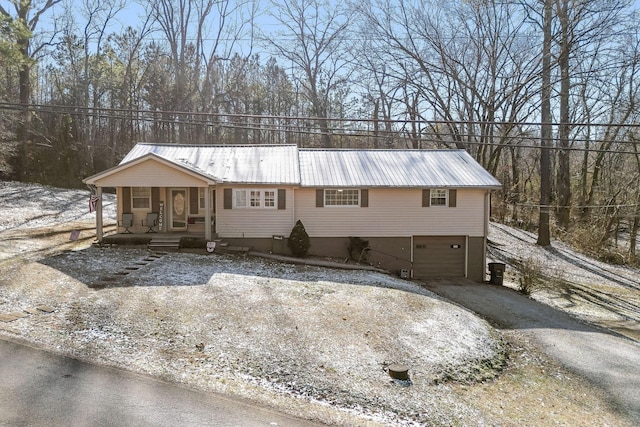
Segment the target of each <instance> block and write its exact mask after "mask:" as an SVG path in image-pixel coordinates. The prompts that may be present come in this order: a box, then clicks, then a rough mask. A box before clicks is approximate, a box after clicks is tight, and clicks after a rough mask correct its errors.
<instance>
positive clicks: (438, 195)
mask: <svg viewBox="0 0 640 427" xmlns="http://www.w3.org/2000/svg"><path fill="white" fill-rule="evenodd" d="M447 196H448V191H447V190H446V189H444V188H432V189H431V206H447V205H448V202H447Z"/></svg>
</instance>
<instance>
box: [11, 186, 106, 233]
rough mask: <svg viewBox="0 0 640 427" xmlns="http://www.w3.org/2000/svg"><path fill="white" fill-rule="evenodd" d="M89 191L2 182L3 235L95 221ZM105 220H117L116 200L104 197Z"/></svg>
mask: <svg viewBox="0 0 640 427" xmlns="http://www.w3.org/2000/svg"><path fill="white" fill-rule="evenodd" d="M90 194H91V193H90V192H89V190H88V189H87V190H69V189H60V188H55V187H48V186H43V185H40V184H24V183H16V182H13V181H0V206H2V208H1V209H2V215H0V232H2V231H7V230H16V229H24V228H38V227H50V226H53V225H57V224H62V223H68V222H76V221H84V222H92V221H95V213H89V196H90ZM103 199H104V200H103V211H104V217H105V218H115V197H114V196H113V195H112V194H104V195H103Z"/></svg>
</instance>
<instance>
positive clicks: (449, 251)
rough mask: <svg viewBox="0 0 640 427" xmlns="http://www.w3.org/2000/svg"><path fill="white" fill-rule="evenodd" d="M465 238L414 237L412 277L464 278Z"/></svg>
mask: <svg viewBox="0 0 640 427" xmlns="http://www.w3.org/2000/svg"><path fill="white" fill-rule="evenodd" d="M465 243H466V238H465V236H415V237H414V238H413V277H415V278H417V279H432V278H435V277H465V268H464V266H465V254H466V252H467V249H466V247H465Z"/></svg>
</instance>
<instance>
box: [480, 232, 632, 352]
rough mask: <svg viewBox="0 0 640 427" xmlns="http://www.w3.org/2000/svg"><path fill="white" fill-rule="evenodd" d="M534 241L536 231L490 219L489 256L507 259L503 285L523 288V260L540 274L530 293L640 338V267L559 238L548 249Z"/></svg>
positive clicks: (539, 298) (505, 260) (493, 259)
mask: <svg viewBox="0 0 640 427" xmlns="http://www.w3.org/2000/svg"><path fill="white" fill-rule="evenodd" d="M536 240H537V236H536V235H535V234H533V233H530V232H527V231H523V230H519V229H516V228H511V227H509V226H506V225H503V224H498V223H492V224H491V227H490V233H489V250H488V261H489V262H492V261H495V262H504V263H506V264H507V272H506V274H505V283H504V284H505V286H509V287H511V288H514V289H517V288H518V287H519V281H520V277H521V274H520V265H522V264H525V265H526V266H528V267H529V268H531V269H532V270H533V271H534V274H535V275H536V276H537V278H538V279H539V283H538V284H537V285H536V287H535V289H534V290H533V292H532V294H531V296H532V298H534V299H536V300H538V301H540V302H544V303H545V304H548V305H551V306H553V307H556V308H559V309H561V310H564V311H567V312H569V313H571V314H572V315H574V316H576V317H578V318H580V319H583V320H586V321H589V322H592V323H595V324H598V325H600V326H603V327H606V328H609V329H612V330H615V331H616V332H619V333H621V334H623V335H626V336H628V337H630V338H633V339H636V340H640V292H639V291H640V269H638V268H634V267H628V266H620V265H611V264H607V263H604V262H601V261H598V260H594V259H592V258H589V257H588V256H586V255H583V254H580V253H578V252H575V251H574V250H572V249H571V248H570V247H569V246H567V245H566V244H564V243H563V242H561V241H557V240H554V241H553V242H552V246H551V247H549V248H545V247H540V246H538V245H536Z"/></svg>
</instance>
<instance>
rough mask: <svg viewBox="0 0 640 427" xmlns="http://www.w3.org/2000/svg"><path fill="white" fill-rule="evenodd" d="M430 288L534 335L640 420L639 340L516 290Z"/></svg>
mask: <svg viewBox="0 0 640 427" xmlns="http://www.w3.org/2000/svg"><path fill="white" fill-rule="evenodd" d="M424 286H425V287H426V288H428V289H429V290H431V291H432V292H435V293H436V294H438V295H441V296H443V297H445V298H447V299H448V300H450V301H454V302H456V303H458V304H460V305H462V306H463V307H466V308H468V309H470V310H472V311H474V312H476V313H478V314H479V315H480V316H482V317H484V318H485V319H487V320H489V321H490V322H492V323H494V324H496V325H498V326H499V327H503V328H506V329H517V330H521V331H523V332H525V333H527V334H529V336H531V337H532V338H533V339H534V340H535V341H536V342H537V343H538V344H539V345H540V346H541V348H542V349H543V350H544V351H545V353H547V354H548V355H549V356H551V357H552V358H554V359H555V360H557V361H559V362H560V363H561V364H563V365H564V366H565V367H567V368H568V369H570V370H572V371H573V372H576V373H578V374H579V375H582V376H583V377H585V378H587V379H588V380H590V381H591V382H592V383H594V384H596V385H597V386H599V387H601V388H603V389H604V390H605V391H606V392H607V394H608V395H609V396H610V398H611V400H612V403H613V404H614V405H615V406H617V407H618V408H619V409H620V411H621V412H623V413H626V414H628V416H629V417H630V418H631V420H632V421H633V422H634V423H635V424H636V425H640V344H639V343H637V342H635V341H632V340H630V339H627V338H622V337H619V336H616V335H614V334H613V333H609V332H607V331H605V330H603V329H600V328H597V327H593V326H590V325H587V324H585V323H583V322H580V321H577V320H575V319H574V318H572V317H570V316H569V315H567V314H566V313H564V312H561V311H558V310H555V309H553V308H551V307H549V306H547V305H544V304H541V303H538V302H536V301H534V300H532V299H530V298H527V297H525V296H524V295H521V294H519V293H517V292H516V291H514V290H511V289H508V288H505V287H500V286H494V285H486V284H478V283H473V282H464V283H463V284H454V283H448V282H445V281H443V282H438V283H426V284H425V285H424Z"/></svg>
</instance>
